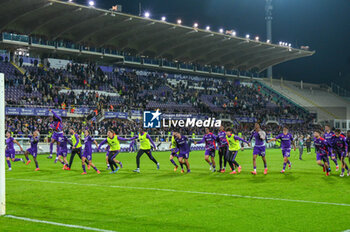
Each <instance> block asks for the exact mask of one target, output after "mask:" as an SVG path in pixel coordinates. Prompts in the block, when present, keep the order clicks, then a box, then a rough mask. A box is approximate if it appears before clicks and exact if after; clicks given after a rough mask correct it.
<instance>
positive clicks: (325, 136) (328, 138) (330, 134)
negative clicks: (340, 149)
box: [323, 131, 334, 146]
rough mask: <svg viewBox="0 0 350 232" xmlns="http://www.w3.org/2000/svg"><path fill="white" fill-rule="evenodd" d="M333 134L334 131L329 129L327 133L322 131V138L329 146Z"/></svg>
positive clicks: (331, 144)
mask: <svg viewBox="0 0 350 232" xmlns="http://www.w3.org/2000/svg"><path fill="white" fill-rule="evenodd" d="M333 136H334V132H333V131H330V132H329V133H327V132H324V136H323V137H324V138H325V140H326V141H327V143H328V145H329V146H333Z"/></svg>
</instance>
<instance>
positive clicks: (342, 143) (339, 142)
mask: <svg viewBox="0 0 350 232" xmlns="http://www.w3.org/2000/svg"><path fill="white" fill-rule="evenodd" d="M332 142H333V146H334V150H336V151H339V152H345V151H347V150H348V144H347V143H346V138H345V137H344V136H343V135H340V136H339V137H337V136H335V135H334V137H333V141H332Z"/></svg>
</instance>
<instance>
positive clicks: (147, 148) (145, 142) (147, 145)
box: [131, 128, 159, 173]
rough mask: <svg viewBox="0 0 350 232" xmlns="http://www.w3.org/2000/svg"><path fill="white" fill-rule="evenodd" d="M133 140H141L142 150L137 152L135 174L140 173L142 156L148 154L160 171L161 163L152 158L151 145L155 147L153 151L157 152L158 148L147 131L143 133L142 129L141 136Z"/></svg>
mask: <svg viewBox="0 0 350 232" xmlns="http://www.w3.org/2000/svg"><path fill="white" fill-rule="evenodd" d="M131 139H132V140H134V139H139V140H140V149H139V151H138V152H137V156H136V169H135V170H134V172H138V173H139V172H140V158H141V156H142V155H143V154H144V153H146V154H147V156H148V158H149V159H150V160H152V161H153V163H155V164H156V165H157V169H158V170H159V163H158V161H157V160H156V159H155V158H154V157H153V156H152V151H151V144H152V146H153V149H154V150H156V149H157V147H156V145H155V144H154V142H153V140H152V138H151V136H149V134H148V133H147V132H145V131H143V129H142V128H140V129H139V134H138V135H137V136H135V137H133V138H131Z"/></svg>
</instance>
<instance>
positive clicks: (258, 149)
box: [248, 123, 267, 175]
mask: <svg viewBox="0 0 350 232" xmlns="http://www.w3.org/2000/svg"><path fill="white" fill-rule="evenodd" d="M253 138H254V139H255V145H254V149H253V168H254V170H253V171H252V172H251V173H252V174H253V175H256V174H257V172H256V158H257V156H261V159H262V161H263V162H264V174H265V175H266V174H267V163H266V158H265V155H266V154H265V151H266V147H265V139H266V133H265V131H263V130H262V129H261V127H260V124H259V123H255V125H254V130H253V131H252V134H251V136H250V138H249V140H248V142H249V143H250V142H251V141H252V139H253Z"/></svg>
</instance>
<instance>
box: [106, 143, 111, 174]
mask: <svg viewBox="0 0 350 232" xmlns="http://www.w3.org/2000/svg"><path fill="white" fill-rule="evenodd" d="M108 155H109V146H107V147H106V164H107V169H106V170H109V169H111V166H110V165H109V162H108Z"/></svg>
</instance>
